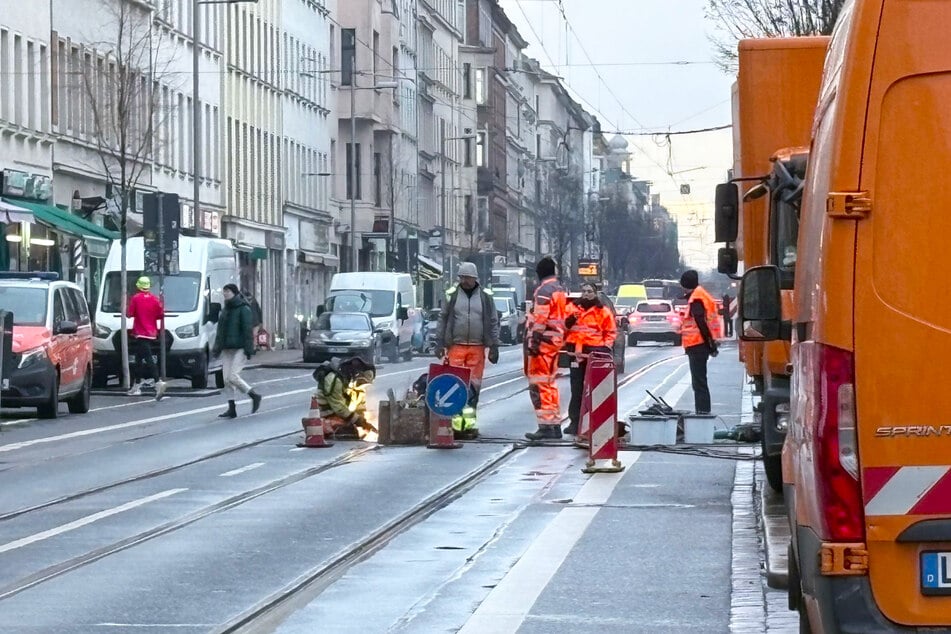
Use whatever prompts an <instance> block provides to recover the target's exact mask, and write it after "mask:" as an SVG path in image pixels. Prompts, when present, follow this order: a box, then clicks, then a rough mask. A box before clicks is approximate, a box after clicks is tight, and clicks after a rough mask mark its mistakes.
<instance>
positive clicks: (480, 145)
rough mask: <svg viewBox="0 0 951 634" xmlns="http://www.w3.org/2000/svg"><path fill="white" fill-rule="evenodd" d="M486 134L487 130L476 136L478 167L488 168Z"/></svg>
mask: <svg viewBox="0 0 951 634" xmlns="http://www.w3.org/2000/svg"><path fill="white" fill-rule="evenodd" d="M485 143H486V132H485V130H480V131H479V134H478V136H476V165H478V166H479V167H487V166H488V164H487V163H486V147H485Z"/></svg>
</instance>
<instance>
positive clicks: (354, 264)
mask: <svg viewBox="0 0 951 634" xmlns="http://www.w3.org/2000/svg"><path fill="white" fill-rule="evenodd" d="M351 59H352V61H351V63H350V68H351V69H353V72H352V73H350V271H351V272H356V271H358V270H359V268H360V252H359V251H358V250H357V99H356V94H357V86H356V83H357V72H356V68H357V51H356V47H355V46H354V49H353V53H352V56H351Z"/></svg>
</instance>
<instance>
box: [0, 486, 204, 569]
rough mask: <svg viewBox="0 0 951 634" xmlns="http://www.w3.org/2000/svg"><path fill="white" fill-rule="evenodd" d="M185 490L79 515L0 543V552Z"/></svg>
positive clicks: (38, 540) (166, 492)
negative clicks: (59, 524) (50, 526)
mask: <svg viewBox="0 0 951 634" xmlns="http://www.w3.org/2000/svg"><path fill="white" fill-rule="evenodd" d="M187 490H188V489H169V490H168V491H162V492H161V493H156V494H155V495H150V496H148V497H144V498H139V499H138V500H132V501H131V502H126V503H125V504H122V505H121V506H116V507H113V508H111V509H106V510H105V511H99V512H98V513H93V514H92V515H87V516H86V517H81V518H80V519H78V520H76V521H75V522H70V523H69V524H63V525H62V526H57V527H56V528H51V529H50V530H48V531H43V532H42V533H36V534H35V535H30V536H29V537H24V538H22V539H17V540H15V541H12V542H7V543H6V544H3V545H0V554H2V553H5V552H9V551H11V550H16V549H17V548H22V547H24V546H29V545H30V544H35V543H36V542H41V541H43V540H44V539H49V538H50V537H56V536H57V535H62V534H63V533H68V532H69V531H73V530H76V529H77V528H82V527H83V526H86V525H87V524H92V523H93V522H98V521H99V520H101V519H104V518H106V517H109V516H111V515H116V514H118V513H122V512H124V511H129V510H131V509H134V508H136V507H139V506H142V505H143V504H148V503H149V502H155V501H156V500H161V499H162V498H167V497H170V496H173V495H176V494H178V493H181V492H182V491H187Z"/></svg>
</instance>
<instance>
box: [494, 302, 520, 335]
mask: <svg viewBox="0 0 951 634" xmlns="http://www.w3.org/2000/svg"><path fill="white" fill-rule="evenodd" d="M493 299H494V300H495V310H496V311H498V313H499V339H501V340H502V343H516V342H517V341H518V310H516V308H515V302H514V301H513V300H512V298H511V297H494V298H493Z"/></svg>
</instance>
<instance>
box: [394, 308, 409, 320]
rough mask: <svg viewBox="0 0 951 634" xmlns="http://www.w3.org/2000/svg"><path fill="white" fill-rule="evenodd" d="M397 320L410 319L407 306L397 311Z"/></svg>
mask: <svg viewBox="0 0 951 634" xmlns="http://www.w3.org/2000/svg"><path fill="white" fill-rule="evenodd" d="M396 318H397V319H399V320H400V321H406V320H407V319H409V310H407V308H406V306H400V307H399V308H397V309H396Z"/></svg>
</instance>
